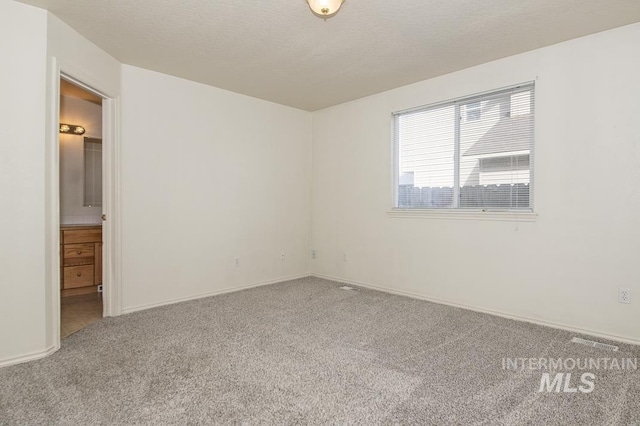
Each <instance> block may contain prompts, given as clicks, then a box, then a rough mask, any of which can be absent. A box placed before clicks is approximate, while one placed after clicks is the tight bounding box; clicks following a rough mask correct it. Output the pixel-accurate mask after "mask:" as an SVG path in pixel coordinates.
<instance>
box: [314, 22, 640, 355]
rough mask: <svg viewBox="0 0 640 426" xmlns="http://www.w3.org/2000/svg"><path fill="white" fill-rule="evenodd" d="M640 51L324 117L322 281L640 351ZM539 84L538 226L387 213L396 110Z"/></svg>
mask: <svg viewBox="0 0 640 426" xmlns="http://www.w3.org/2000/svg"><path fill="white" fill-rule="evenodd" d="M638 46H640V24H635V25H631V26H627V27H623V28H619V29H615V30H612V31H608V32H604V33H600V34H596V35H592V36H589V37H584V38H581V39H577V40H573V41H569V42H566V43H562V44H558V45H555V46H551V47H547V48H544V49H540V50H536V51H532V52H529V53H525V54H521V55H517V56H513V57H509V58H505V59H502V60H499V61H495V62H491V63H488V64H485V65H481V66H477V67H474V68H470V69H467V70H463V71H460V72H456V73H452V74H448V75H445V76H442V77H438V78H434V79H431V80H427V81H423V82H420V83H417V84H413V85H410V86H406V87H402V88H398V89H395V90H391V91H388V92H385V93H381V94H378V95H374V96H370V97H367V98H363V99H360V100H357V101H354V102H350V103H346V104H342V105H338V106H336V107H332V108H328V109H325V110H322V111H318V112H316V113H314V114H313V186H312V188H313V190H312V193H313V201H312V212H313V221H312V248H315V249H316V250H317V259H316V260H314V261H313V262H312V266H311V267H312V271H313V272H314V273H315V274H318V275H322V276H331V277H337V278H339V279H343V280H349V281H352V282H360V283H364V284H368V285H373V286H380V287H383V288H386V289H389V290H394V291H404V292H407V293H411V294H413V295H416V296H421V297H427V298H435V299H440V300H443V301H447V302H450V303H456V304H462V305H467V306H471V307H474V308H476V309H487V310H492V311H497V312H500V313H503V314H510V315H515V316H520V317H524V318H529V319H533V320H538V321H544V322H548V323H553V324H556V325H564V326H569V327H575V328H578V329H586V330H588V331H590V332H594V333H602V334H607V335H612V336H618V337H621V338H627V339H631V340H634V339H635V340H636V341H637V342H640V321H639V320H638V319H639V318H640V272H639V271H638V269H637V267H636V264H637V258H638V254H639V253H640V226H639V225H638V218H639V217H640V172H639V171H640V136H639V135H640V132H638V124H637V123H638V117H640V102H639V101H638V99H639V97H640V80H639V79H638V76H639V75H640V55H638ZM531 80H535V81H536V142H535V144H536V151H535V165H534V168H535V188H534V203H535V211H536V212H537V213H538V214H539V216H538V218H537V220H536V221H535V222H528V223H515V222H504V221H503V222H499V221H478V220H443V219H402V218H391V217H388V216H387V214H386V213H387V211H389V210H390V209H391V207H392V204H393V203H392V187H391V182H392V179H391V176H392V173H391V167H392V157H391V155H392V154H391V153H392V149H391V143H392V142H391V134H392V127H391V126H392V122H391V115H390V114H391V112H393V111H398V110H402V109H406V108H410V107H415V106H418V105H425V104H429V103H433V102H438V101H443V100H447V99H452V98H456V97H460V96H464V95H469V94H474V93H478V92H483V91H487V90H491V89H497V88H501V87H505V86H510V85H513V84H517V83H522V82H527V81H531ZM344 252H346V253H347V261H344V255H343V253H344ZM618 287H630V288H631V289H632V291H633V292H634V293H633V294H634V295H635V300H634V302H633V303H632V304H630V305H623V304H619V303H617V292H618Z"/></svg>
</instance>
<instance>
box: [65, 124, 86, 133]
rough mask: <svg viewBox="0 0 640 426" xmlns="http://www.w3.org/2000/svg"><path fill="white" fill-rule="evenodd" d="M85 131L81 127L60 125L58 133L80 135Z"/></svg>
mask: <svg viewBox="0 0 640 426" xmlns="http://www.w3.org/2000/svg"><path fill="white" fill-rule="evenodd" d="M84 132H85V129H84V127H82V126H76V125H75V124H63V123H60V133H69V134H71V135H82V134H84Z"/></svg>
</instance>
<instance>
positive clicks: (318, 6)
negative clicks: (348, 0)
mask: <svg viewBox="0 0 640 426" xmlns="http://www.w3.org/2000/svg"><path fill="white" fill-rule="evenodd" d="M307 3H309V7H310V8H311V11H312V12H313V13H315V14H316V15H318V16H319V17H321V18H324V19H327V18H330V17H332V16H333V15H335V14H336V13H338V11H339V10H340V6H342V3H344V0H307Z"/></svg>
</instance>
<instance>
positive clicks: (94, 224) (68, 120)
mask: <svg viewBox="0 0 640 426" xmlns="http://www.w3.org/2000/svg"><path fill="white" fill-rule="evenodd" d="M59 87H60V96H59V98H60V103H59V138H58V140H59V203H58V204H59V208H60V211H59V217H60V338H61V339H64V338H66V337H68V336H70V335H71V334H73V333H75V332H77V331H79V330H81V329H83V328H85V327H87V326H89V325H91V324H92V323H94V322H96V321H98V320H100V319H101V318H102V316H103V312H104V307H103V300H102V293H103V282H104V280H103V273H102V271H103V268H102V265H103V238H102V217H103V212H102V194H103V188H102V170H103V164H102V141H103V137H102V134H103V131H102V116H103V111H102V103H103V97H102V96H100V95H98V94H97V93H95V92H93V91H90V90H87V89H85V88H84V87H82V86H80V85H78V84H75V83H74V82H73V81H70V80H67V79H65V78H64V77H61V78H60V86H59Z"/></svg>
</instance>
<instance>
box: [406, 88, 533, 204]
mask: <svg viewBox="0 0 640 426" xmlns="http://www.w3.org/2000/svg"><path fill="white" fill-rule="evenodd" d="M394 117H395V149H396V165H395V166H396V173H395V176H396V207H397V208H401V209H471V210H524V211H531V207H532V204H531V185H532V183H533V175H532V165H533V143H534V140H533V136H534V131H533V129H534V85H533V83H529V84H525V85H520V86H516V87H512V88H508V89H502V90H498V91H494V92H491V93H486V94H482V95H475V96H470V97H467V98H463V99H458V100H454V101H449V102H443V103H439V104H436V105H430V106H425V107H420V108H415V109H412V110H408V111H404V112H398V113H395V114H394Z"/></svg>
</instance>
